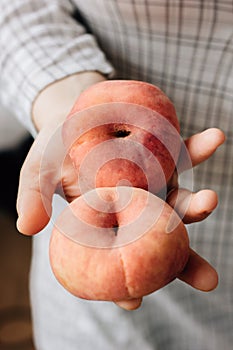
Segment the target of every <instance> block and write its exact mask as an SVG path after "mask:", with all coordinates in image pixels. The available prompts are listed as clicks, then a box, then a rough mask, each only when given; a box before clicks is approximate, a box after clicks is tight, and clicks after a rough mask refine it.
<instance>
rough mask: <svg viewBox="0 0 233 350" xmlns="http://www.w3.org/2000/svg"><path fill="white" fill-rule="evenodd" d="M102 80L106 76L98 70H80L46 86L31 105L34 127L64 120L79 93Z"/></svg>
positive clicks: (53, 124) (51, 125) (49, 125)
mask: <svg viewBox="0 0 233 350" xmlns="http://www.w3.org/2000/svg"><path fill="white" fill-rule="evenodd" d="M103 80H106V78H105V77H104V76H103V75H101V74H100V73H98V72H94V71H93V72H81V73H76V74H73V75H71V76H68V77H65V78H63V79H61V80H58V81H56V82H54V83H52V84H50V85H48V86H46V88H45V89H44V90H42V91H41V92H40V93H39V94H38V96H37V97H36V99H35V101H34V103H33V106H32V121H33V123H34V125H35V127H36V129H37V130H38V131H41V130H42V129H43V128H45V127H56V125H58V124H59V123H61V122H62V121H64V120H65V118H66V116H67V115H68V113H69V112H70V110H71V108H72V107H73V105H74V103H75V100H76V99H77V97H78V96H79V95H80V93H81V92H82V91H83V90H85V89H86V88H88V87H89V86H91V85H93V84H95V83H98V82H100V81H103Z"/></svg>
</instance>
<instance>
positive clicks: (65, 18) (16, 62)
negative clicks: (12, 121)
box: [0, 0, 113, 134]
mask: <svg viewBox="0 0 233 350" xmlns="http://www.w3.org/2000/svg"><path fill="white" fill-rule="evenodd" d="M73 12H74V8H73V6H72V5H71V3H70V2H69V1H66V0H60V1H59V0H50V1H46V0H37V1H35V0H11V1H8V0H1V2H0V67H1V68H0V69H1V72H0V73H1V75H0V97H1V99H2V101H3V103H4V104H5V105H6V106H7V107H8V108H10V109H11V110H12V111H13V112H14V113H15V114H16V116H17V117H18V118H19V119H20V120H21V121H22V123H23V124H24V125H25V126H26V127H27V128H28V129H29V130H30V131H31V132H32V133H33V134H34V133H35V130H34V127H33V124H32V122H31V106H32V102H33V101H34V99H35V97H36V96H37V94H38V93H39V91H41V90H42V89H43V88H44V87H46V86H47V85H49V84H50V83H52V82H54V81H56V80H59V79H62V78H63V77H65V76H68V75H71V74H74V73H77V72H82V71H99V72H101V73H102V74H105V75H111V74H112V73H113V68H112V66H111V64H110V63H109V62H108V61H107V59H106V57H105V56H104V54H103V52H102V51H101V50H100V49H99V47H98V45H97V42H96V40H95V38H94V37H93V36H92V35H91V34H89V33H87V32H86V30H85V28H84V26H82V25H81V24H79V23H78V22H76V21H75V20H74V19H73V17H72V14H73Z"/></svg>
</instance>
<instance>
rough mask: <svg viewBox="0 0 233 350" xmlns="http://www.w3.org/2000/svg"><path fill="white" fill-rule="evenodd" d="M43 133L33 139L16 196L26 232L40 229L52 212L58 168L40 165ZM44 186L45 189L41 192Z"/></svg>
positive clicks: (20, 226)
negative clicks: (44, 167)
mask: <svg viewBox="0 0 233 350" xmlns="http://www.w3.org/2000/svg"><path fill="white" fill-rule="evenodd" d="M44 141H45V138H44V135H42V136H40V135H39V136H38V138H37V139H36V141H35V142H34V143H33V145H32V147H31V149H30V151H29V153H28V155H27V157H26V159H25V162H24V164H23V166H22V169H21V172H20V179H19V189H18V196H17V211H18V215H19V218H18V220H17V228H18V230H19V231H20V232H21V233H23V234H26V235H33V234H35V233H37V232H39V231H41V230H42V229H43V228H44V227H45V226H46V225H47V223H48V221H49V219H50V216H51V212H52V196H53V194H54V192H55V188H56V180H55V179H56V169H55V168H54V167H53V166H52V165H51V164H49V165H48V167H47V170H46V171H45V169H43V170H42V169H41V159H42V157H43V154H44V153H43V149H44ZM41 188H43V193H42V192H41Z"/></svg>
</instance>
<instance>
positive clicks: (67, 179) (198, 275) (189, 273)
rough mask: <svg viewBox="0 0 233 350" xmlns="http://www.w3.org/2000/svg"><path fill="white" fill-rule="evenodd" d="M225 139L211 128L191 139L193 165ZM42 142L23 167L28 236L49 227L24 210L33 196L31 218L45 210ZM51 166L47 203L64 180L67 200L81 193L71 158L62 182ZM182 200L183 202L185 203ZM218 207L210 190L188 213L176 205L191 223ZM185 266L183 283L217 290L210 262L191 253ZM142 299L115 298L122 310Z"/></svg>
mask: <svg viewBox="0 0 233 350" xmlns="http://www.w3.org/2000/svg"><path fill="white" fill-rule="evenodd" d="M202 139H203V140H204V139H205V142H204V143H205V145H203V149H201V151H200V152H199V155H198V152H195V147H193V146H194V144H195V142H196V141H195V140H197V141H198V145H200V142H201V140H202ZM223 139H224V137H223V134H222V133H221V132H220V131H219V130H216V129H211V130H209V131H206V132H205V133H204V134H199V135H196V136H193V137H192V138H190V139H189V140H188V141H187V143H186V144H187V146H188V150H190V157H191V160H192V162H193V163H194V164H198V162H199V161H203V160H205V159H207V158H208V157H209V156H210V155H211V154H212V153H213V152H214V150H215V149H216V148H217V147H218V146H219V145H220V144H221V143H222V142H223ZM42 140H43V139H42V137H41V138H40V137H38V138H37V140H36V141H35V144H34V145H33V147H32V150H31V152H30V153H29V156H28V158H27V160H26V162H25V165H24V167H23V171H22V174H21V181H20V188H19V199H18V203H19V207H20V203H23V206H21V210H22V212H21V214H22V216H21V218H20V220H19V222H18V227H19V229H20V230H21V231H23V232H24V233H26V234H31V233H35V232H37V230H38V229H41V228H42V226H43V225H45V224H46V220H48V219H49V215H48V216H47V218H46V215H45V216H44V217H45V220H44V221H43V220H41V221H43V222H40V223H38V222H36V221H34V226H33V225H32V224H30V223H28V222H27V220H26V216H25V208H26V207H27V206H29V205H30V204H29V203H28V200H29V198H32V197H33V198H34V199H35V198H36V203H38V205H36V208H35V211H34V212H33V213H30V215H31V214H33V215H35V216H37V215H38V213H40V214H41V212H42V211H43V210H44V203H43V201H42V199H41V197H40V195H39V191H40V187H39V185H38V182H37V181H36V179H37V178H38V176H39V162H40V156H41V155H38V154H37V151H38V149H39V147H40V145H41V142H42ZM51 163H54V166H52V167H51ZM178 163H179V161H178ZM48 164H49V166H50V170H51V171H50V173H49V175H48V173H44V174H43V173H41V174H40V177H41V182H42V183H44V184H46V186H47V187H46V188H47V191H46V192H47V194H49V193H50V196H49V199H48V204H49V203H50V201H51V196H52V194H53V192H54V191H55V188H56V186H57V184H58V183H59V182H60V181H61V180H62V182H63V183H65V185H66V188H65V193H66V195H67V196H68V198H70V199H71V200H72V199H73V198H74V197H75V196H76V194H77V193H78V192H76V189H75V185H74V184H75V180H76V174H75V171H74V169H73V167H72V165H71V162H70V161H69V159H68V158H67V159H66V161H65V166H64V171H63V173H62V175H63V179H58V177H57V167H58V164H56V161H55V160H54V159H48ZM32 169H33V170H32ZM32 171H34V178H33V179H32V177H31V175H32ZM29 174H30V179H29ZM124 175H125V174H124ZM170 178H171V173H170V175H168V177H167V178H166V181H167V180H169V179H170ZM43 179H46V181H45V182H44V181H43ZM48 179H50V180H51V181H48ZM139 187H140V186H139ZM29 189H30V190H29ZM141 191H142V190H137V191H136V192H137V193H138V192H140V193H141ZM142 192H143V193H144V192H145V191H142ZM111 193H112V192H111ZM146 193H147V192H146ZM187 193H188V194H189V192H186V194H187ZM175 194H176V195H177V190H176V191H173V193H172V195H170V198H169V201H170V204H172V203H174V198H175ZM187 197H189V195H188V196H185V198H187ZM153 198H154V197H153ZM198 198H199V199H200V198H201V199H205V201H204V202H203V201H201V202H202V203H205V204H204V206H203V207H197V206H196V205H195V202H197V199H198ZM183 199H184V198H183ZM183 199H182V201H181V202H184V200H183ZM75 203H76V202H74V204H73V205H75ZM215 206H216V196H215V195H214V193H213V192H211V191H201V192H199V193H198V194H196V195H192V196H191V201H190V203H189V206H188V208H186V209H187V210H186V211H185V213H182V210H183V209H182V204H180V205H178V206H177V203H176V207H177V208H179V215H181V216H184V221H185V219H186V218H188V221H189V222H191V221H192V220H193V221H197V220H200V219H203V218H204V217H205V216H206V215H207V213H208V212H210V211H212V210H213V208H214V207H215ZM22 208H23V209H22ZM166 210H167V207H166V208H165V211H166ZM168 210H170V209H168ZM40 217H41V216H40ZM42 217H43V216H42ZM182 230H183V229H182ZM183 232H184V231H183ZM172 236H173V237H175V236H176V234H174V235H173V234H172V235H171V236H170V237H172ZM184 237H185V234H184ZM60 238H61V239H63V238H65V237H64V236H63V237H60ZM163 238H164V239H167V238H168V236H166V237H163ZM137 242H138V241H137ZM69 243H70V242H69ZM184 245H185V238H184ZM129 246H130V245H129ZM72 247H74V246H72ZM186 248H187V241H186ZM186 248H185V251H186ZM115 251H116V250H115ZM92 252H93V250H92ZM126 256H127V255H126ZM129 256H130V255H129ZM87 257H88V254H87V256H85V258H87ZM185 259H187V255H186V256H184V260H185ZM183 267H184V262H183V263H182V262H181V263H180V267H179V268H178V269H177V271H176V274H177V273H180V274H178V276H177V277H178V278H181V279H182V280H184V281H186V282H187V283H189V284H191V285H193V286H194V287H195V288H199V289H202V290H208V289H212V288H214V287H215V285H216V273H215V271H214V270H213V268H211V267H210V265H209V264H208V263H207V262H205V261H204V260H203V259H202V258H200V257H199V256H198V255H196V254H195V253H193V252H192V251H190V254H189V260H188V263H187V265H186V267H185V270H183ZM181 270H182V271H181ZM203 275H205V277H206V276H207V278H205V280H204V281H203ZM174 277H176V275H174V274H172V273H171V275H170V276H167V277H166V278H167V282H168V281H169V280H171V279H173V278H174ZM163 282H166V281H165V280H164V281H163ZM153 288H154V287H153ZM151 291H152V290H149V292H151ZM143 293H145V294H147V293H148V289H147V290H146V291H145V292H142V294H143ZM121 296H122V295H121ZM142 296H143V295H139V294H135V295H133V298H134V299H133V301H131V302H130V303H128V301H127V302H126V303H125V302H123V304H122V302H121V301H120V300H119V299H118V300H117V298H116V297H115V298H114V299H115V300H117V301H118V302H120V305H121V306H123V307H126V308H134V307H136V306H138V304H137V303H139V302H140V298H141V297H142ZM137 297H138V298H137ZM123 299H124V298H123ZM112 300H113V298H112ZM135 300H136V304H134V306H133V307H132V302H133V303H134V302H135Z"/></svg>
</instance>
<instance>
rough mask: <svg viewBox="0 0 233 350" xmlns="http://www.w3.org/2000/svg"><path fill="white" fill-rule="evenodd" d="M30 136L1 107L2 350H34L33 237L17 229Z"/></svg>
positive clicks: (0, 254) (0, 290)
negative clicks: (20, 184) (20, 183)
mask: <svg viewBox="0 0 233 350" xmlns="http://www.w3.org/2000/svg"><path fill="white" fill-rule="evenodd" d="M32 141H33V140H32V138H31V136H30V135H29V133H28V132H27V131H26V130H25V129H24V128H23V126H22V125H20V124H19V122H18V121H17V119H16V118H15V117H14V116H13V115H11V114H10V113H9V112H8V111H7V110H6V109H5V108H3V107H2V106H1V105H0V183H1V187H0V350H13V349H14V350H16V349H17V350H33V349H34V347H33V342H32V327H31V313H30V301H29V291H28V278H29V271H30V258H31V238H30V237H26V236H23V235H21V234H20V233H19V232H18V231H17V229H16V226H15V223H16V219H17V214H16V209H15V206H16V196H17V188H18V178H19V172H20V168H21V165H22V163H23V161H24V159H25V157H26V154H27V152H28V150H29V148H30V146H31V144H32Z"/></svg>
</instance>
